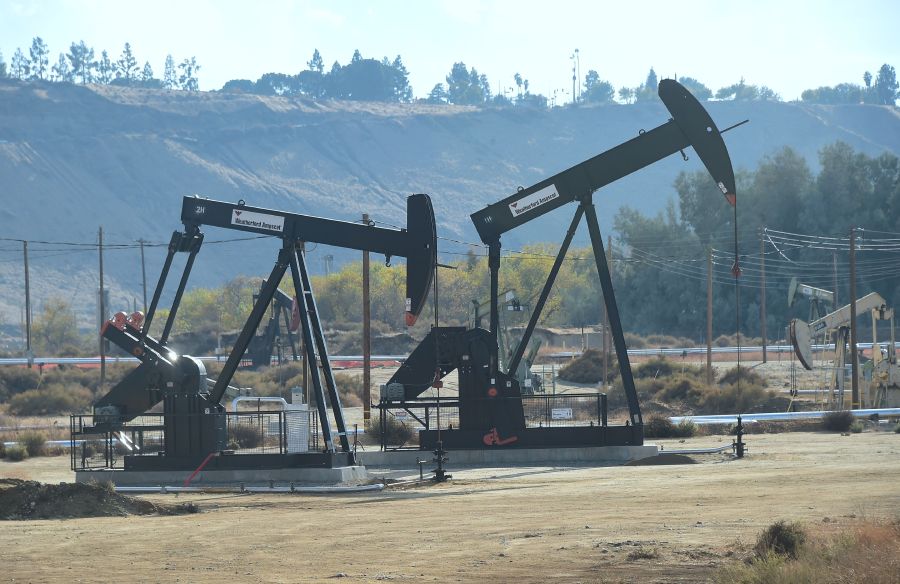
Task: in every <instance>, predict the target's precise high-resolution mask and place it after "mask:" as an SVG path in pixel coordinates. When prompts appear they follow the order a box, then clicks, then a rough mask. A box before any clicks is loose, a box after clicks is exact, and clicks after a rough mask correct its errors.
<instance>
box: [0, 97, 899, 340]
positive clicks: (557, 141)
mask: <svg viewBox="0 0 900 584" xmlns="http://www.w3.org/2000/svg"><path fill="white" fill-rule="evenodd" d="M708 107H709V110H710V112H711V114H712V116H713V118H714V119H715V120H716V121H717V123H718V124H719V126H720V127H725V126H729V125H731V124H733V123H736V122H739V121H741V120H743V119H745V118H750V120H751V123H750V124H749V125H746V126H742V127H741V128H739V129H737V130H735V131H733V132H730V133H728V134H726V141H727V143H728V146H729V149H730V151H731V154H732V158H733V160H734V162H735V167H736V168H741V167H744V168H752V167H754V166H755V165H756V163H757V161H758V160H759V159H760V158H761V157H762V156H764V155H765V154H767V153H770V152H772V151H774V150H776V149H778V148H780V147H781V146H784V145H789V146H791V147H793V148H795V149H796V150H797V151H799V152H800V153H801V154H803V155H804V156H806V157H807V159H808V160H809V161H810V164H811V166H813V168H815V167H816V152H817V151H818V149H819V148H821V147H822V146H823V145H826V144H829V143H832V142H834V141H836V140H843V141H845V142H847V143H849V144H850V145H851V146H853V147H854V148H856V149H857V150H860V151H862V152H866V153H868V154H878V153H880V152H882V151H885V150H887V151H891V152H894V153H900V115H898V110H897V109H896V108H887V107H878V106H809V105H802V104H793V103H726V102H718V103H710V104H709V105H708ZM667 118H668V116H667V112H666V111H665V109H664V108H663V107H662V105H658V106H657V105H630V106H621V105H610V106H600V107H579V108H557V109H554V110H552V111H533V110H509V109H507V110H495V109H488V110H479V109H476V108H468V107H453V106H441V107H439V106H427V105H419V104H373V103H357V102H325V103H321V102H313V101H308V100H303V99H293V98H277V97H261V96H241V95H226V94H217V93H188V92H168V91H154V90H137V89H127V88H114V87H96V86H87V87H85V86H73V85H64V84H45V85H44V84H29V85H22V84H17V83H12V82H9V81H6V82H4V83H3V84H0V185H2V186H0V193H2V195H0V196H2V200H3V205H2V206H0V224H2V225H3V228H2V230H0V233H2V235H0V236H2V237H6V238H21V239H29V240H46V241H79V242H89V241H95V239H96V234H97V228H98V226H99V225H103V227H104V233H105V239H106V241H108V242H113V243H125V242H133V241H134V240H137V239H139V238H143V239H145V240H149V241H153V242H166V241H168V238H169V236H170V234H171V232H172V231H173V230H175V229H178V228H179V227H180V223H179V213H180V201H181V197H182V196H183V195H190V194H195V193H196V194H200V195H203V196H209V197H211V198H217V199H223V200H231V201H236V200H238V199H244V200H246V201H247V202H248V203H249V204H253V205H258V206H262V207H272V208H277V209H284V210H293V211H296V212H299V213H308V214H313V215H321V216H327V217H335V218H345V219H351V220H353V219H358V218H359V217H360V215H361V213H363V212H368V213H369V214H370V215H371V216H372V217H373V218H375V219H377V220H381V221H384V222H386V223H390V224H395V225H402V224H404V223H405V217H404V215H405V212H404V199H405V197H406V195H408V194H410V193H415V192H425V193H429V194H431V195H432V197H433V199H434V203H435V210H436V213H437V217H438V224H439V230H440V234H441V235H443V236H446V237H451V238H459V239H463V240H466V241H476V236H475V234H474V230H473V229H472V227H471V223H470V221H469V214H470V213H472V212H474V211H476V210H477V209H479V208H481V207H482V206H484V205H485V204H487V203H490V202H493V201H495V200H498V199H500V198H502V197H504V196H506V195H508V194H509V193H510V192H512V191H513V190H514V189H515V188H516V187H517V186H519V185H526V186H527V185H529V184H532V183H534V182H536V181H537V180H540V179H541V178H544V177H545V176H547V175H549V174H552V173H555V172H557V171H559V170H561V169H563V168H566V167H568V166H571V165H572V164H574V163H577V162H580V161H581V160H584V159H586V158H588V157H590V156H593V155H595V154H597V153H599V152H601V151H603V150H605V149H607V148H610V147H612V146H615V145H616V144H618V143H620V142H622V141H624V140H626V139H628V138H631V137H633V136H634V135H635V134H636V133H637V132H638V130H640V129H642V128H643V129H650V128H653V127H655V126H657V125H659V124H661V123H663V122H665V121H666V119H667ZM688 154H689V156H690V160H689V161H688V162H686V163H685V162H683V161H682V160H681V158H680V157H679V156H672V157H670V158H668V159H666V160H665V161H663V162H661V163H659V164H656V165H654V166H652V167H650V168H648V169H645V170H644V171H642V172H639V173H637V174H635V175H632V176H630V177H628V178H626V179H624V180H622V181H620V182H618V183H616V184H614V185H611V186H610V187H608V188H607V189H605V190H604V191H601V192H599V193H598V194H597V195H595V201H596V203H597V206H598V209H599V211H600V213H601V220H602V227H604V228H605V229H606V230H607V231H608V230H609V227H610V225H611V222H612V216H613V215H614V213H615V211H616V210H617V209H618V208H619V207H620V206H622V205H630V206H632V207H635V208H638V209H640V210H642V211H644V212H654V211H656V210H658V209H660V208H661V207H662V206H663V205H664V204H665V201H666V200H667V199H668V198H670V197H673V196H674V195H675V191H674V189H673V188H672V182H673V180H674V178H675V177H676V175H677V174H678V172H679V171H681V170H695V169H698V168H699V167H700V163H699V161H698V160H697V159H696V156H694V155H693V153H691V152H688ZM570 217H571V215H570V213H567V212H565V211H562V210H561V211H559V212H557V213H554V214H552V216H550V217H546V218H545V219H543V220H541V221H538V222H535V223H534V224H533V227H531V226H529V227H528V228H525V229H523V230H522V232H521V233H514V234H510V236H509V237H507V238H505V240H504V245H506V246H507V247H517V246H519V245H521V244H523V243H526V242H533V241H558V240H559V239H561V236H562V232H563V230H564V225H565V224H566V223H567V222H568V221H569V219H570ZM235 237H241V234H239V233H237V232H230V231H223V230H214V229H209V230H207V240H208V241H212V240H219V239H232V238H235ZM275 248H276V244H274V243H273V242H271V241H251V242H237V243H231V244H227V245H207V246H206V247H205V249H204V251H203V252H202V253H201V259H200V260H198V265H197V268H196V269H195V278H194V279H193V280H192V283H193V284H194V285H218V284H220V283H222V282H223V281H225V280H227V279H229V278H231V277H232V276H235V275H238V274H248V275H262V274H264V273H267V272H268V270H269V269H270V268H271V265H272V262H273V260H274V253H275V252H274V250H275ZM15 249H16V248H15V244H9V245H7V244H4V246H3V250H5V251H3V253H2V262H0V322H5V323H6V324H11V323H14V322H18V320H19V314H20V312H21V308H20V307H21V305H22V304H23V300H22V292H21V290H22V276H21V274H22V267H21V263H20V261H21V256H20V254H19V255H16V251H15ZM454 249H455V250H457V251H464V250H465V248H464V247H462V248H461V247H460V246H458V245H457V246H455V247H454ZM59 253H62V252H59ZM326 253H332V254H334V255H335V257H336V258H337V260H336V261H338V262H339V261H340V260H341V259H346V258H347V257H355V256H356V254H355V253H354V254H352V255H349V254H347V253H346V252H343V253H342V252H341V251H340V250H325V249H324V248H318V249H315V250H314V251H312V252H311V263H312V265H313V266H314V267H315V268H316V269H317V270H319V271H321V270H322V266H323V262H322V258H323V256H324V255H325V254H326ZM163 254H164V248H162V247H155V248H148V250H147V274H148V280H149V285H150V287H151V289H152V287H153V284H154V283H155V280H156V277H157V275H158V273H159V268H160V265H161V261H162V258H163ZM106 262H107V263H106V270H107V278H108V279H110V280H111V281H112V284H113V289H114V298H116V299H117V300H114V301H113V304H114V305H116V306H115V307H118V305H120V304H122V303H123V302H127V301H128V299H129V298H134V297H137V298H138V299H139V298H140V282H141V280H140V278H141V276H140V256H139V253H138V252H137V251H135V250H112V251H110V252H109V253H108V254H107V257H106ZM96 271H97V258H96V254H95V253H94V252H92V251H77V250H75V251H72V252H70V253H67V254H65V255H58V254H55V253H50V252H46V253H44V254H40V253H36V254H35V257H34V258H33V261H32V278H33V285H34V289H35V302H36V305H38V306H39V303H40V301H41V300H42V299H43V298H46V297H47V295H49V294H52V293H58V294H62V295H63V296H65V297H68V298H71V299H72V300H73V302H74V303H75V304H76V306H77V308H78V310H79V312H81V313H83V314H87V313H89V312H91V311H93V310H94V308H93V306H94V300H93V296H92V295H91V294H90V293H89V292H88V290H86V289H90V287H91V283H90V282H91V280H92V278H93V279H95V278H96Z"/></svg>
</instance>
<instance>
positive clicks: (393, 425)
mask: <svg viewBox="0 0 900 584" xmlns="http://www.w3.org/2000/svg"><path fill="white" fill-rule="evenodd" d="M385 415H386V416H387V419H386V420H385V422H386V424H385V426H386V428H385V432H384V434H382V432H381V423H380V422H379V419H378V418H375V417H373V418H372V419H371V420H369V421H368V422H367V423H366V436H370V437H371V438H372V439H373V440H375V441H377V442H384V443H385V444H390V445H391V446H402V445H404V444H406V443H407V442H409V441H411V440H412V439H413V436H414V435H415V432H414V430H413V429H412V428H411V427H409V426H408V425H406V424H405V423H403V422H401V421H400V420H398V419H397V418H395V417H394V416H392V415H390V414H385Z"/></svg>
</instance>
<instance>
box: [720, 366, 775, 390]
mask: <svg viewBox="0 0 900 584" xmlns="http://www.w3.org/2000/svg"><path fill="white" fill-rule="evenodd" d="M739 379H740V381H741V384H742V385H743V384H745V383H746V384H747V385H760V386H763V387H765V386H766V385H768V382H767V381H766V378H765V377H763V376H762V375H760V374H759V373H757V372H756V371H753V370H752V369H748V368H747V367H740V368H738V367H732V368H731V369H729V370H728V371H726V372H725V374H724V375H723V376H722V378H721V379H719V384H720V385H732V384H735V383H737V382H738V380H739Z"/></svg>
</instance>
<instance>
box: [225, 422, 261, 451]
mask: <svg viewBox="0 0 900 584" xmlns="http://www.w3.org/2000/svg"><path fill="white" fill-rule="evenodd" d="M264 442H265V436H264V435H263V430H262V427H260V426H257V425H256V424H229V425H228V448H230V449H232V450H241V449H243V448H258V447H260V446H262V445H263V443H264Z"/></svg>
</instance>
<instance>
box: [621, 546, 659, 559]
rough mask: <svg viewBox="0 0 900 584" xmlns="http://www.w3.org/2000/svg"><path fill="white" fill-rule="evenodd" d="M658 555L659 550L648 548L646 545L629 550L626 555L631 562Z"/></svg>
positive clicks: (653, 557) (654, 557)
mask: <svg viewBox="0 0 900 584" xmlns="http://www.w3.org/2000/svg"><path fill="white" fill-rule="evenodd" d="M658 557H659V552H658V551H657V550H656V548H648V547H644V546H641V547H639V548H638V549H636V550H632V551H630V552H628V555H627V556H626V558H627V559H628V561H629V562H634V561H636V560H654V559H656V558H658Z"/></svg>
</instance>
